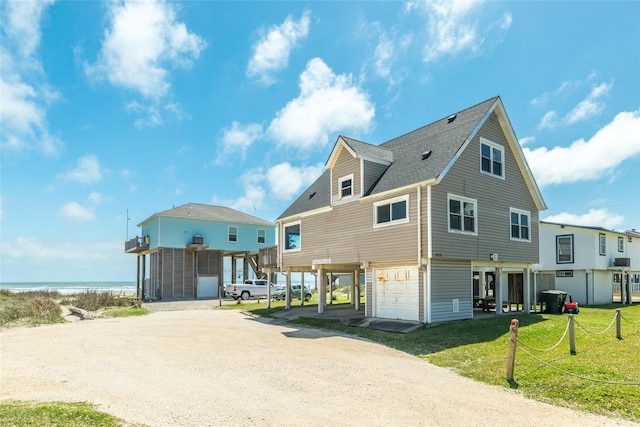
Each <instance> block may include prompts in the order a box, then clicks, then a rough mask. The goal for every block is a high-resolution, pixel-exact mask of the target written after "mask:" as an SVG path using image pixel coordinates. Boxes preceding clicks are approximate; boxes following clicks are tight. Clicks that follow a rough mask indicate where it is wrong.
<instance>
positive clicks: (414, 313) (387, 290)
mask: <svg viewBox="0 0 640 427" xmlns="http://www.w3.org/2000/svg"><path fill="white" fill-rule="evenodd" d="M374 276H375V292H376V304H375V305H376V313H375V317H382V318H385V319H402V320H414V321H418V320H419V318H418V311H419V299H418V269H417V268H384V269H376V270H374Z"/></svg>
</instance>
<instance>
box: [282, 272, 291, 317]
mask: <svg viewBox="0 0 640 427" xmlns="http://www.w3.org/2000/svg"><path fill="white" fill-rule="evenodd" d="M284 295H285V298H284V299H285V301H286V304H285V307H284V308H285V310H290V309H291V268H287V286H286V291H285V294H284Z"/></svg>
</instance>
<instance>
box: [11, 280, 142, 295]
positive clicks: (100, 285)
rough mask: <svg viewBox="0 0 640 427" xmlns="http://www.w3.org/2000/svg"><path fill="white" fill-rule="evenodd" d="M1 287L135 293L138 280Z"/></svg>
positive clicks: (20, 289) (30, 283)
mask: <svg viewBox="0 0 640 427" xmlns="http://www.w3.org/2000/svg"><path fill="white" fill-rule="evenodd" d="M0 289H7V290H9V291H11V292H27V291H58V292H60V293H61V294H63V295H69V294H77V293H82V292H86V291H96V292H112V293H114V294H118V293H123V294H127V295H129V294H135V293H136V282H1V283H0Z"/></svg>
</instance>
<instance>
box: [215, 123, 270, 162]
mask: <svg viewBox="0 0 640 427" xmlns="http://www.w3.org/2000/svg"><path fill="white" fill-rule="evenodd" d="M262 133H263V132H262V125H260V124H257V123H250V124H248V125H242V124H240V123H238V122H236V121H234V122H233V123H231V127H230V128H225V129H223V130H222V140H221V144H222V150H220V151H219V152H218V157H217V158H216V163H218V164H221V163H223V162H224V161H225V160H226V159H227V158H228V157H229V156H230V155H232V154H234V153H240V155H241V158H242V160H244V159H245V155H246V152H247V149H249V147H251V145H252V144H253V143H254V142H255V141H256V140H258V139H259V138H260V137H261V136H262Z"/></svg>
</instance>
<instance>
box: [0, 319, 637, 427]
mask: <svg viewBox="0 0 640 427" xmlns="http://www.w3.org/2000/svg"><path fill="white" fill-rule="evenodd" d="M0 399H2V400H8V399H21V400H37V401H49V400H64V401H88V402H92V403H96V404H98V405H99V408H100V409H101V410H104V411H106V412H108V413H111V414H113V415H115V416H117V417H120V418H122V419H124V420H126V421H127V422H131V423H144V424H146V425H149V426H199V427H200V426H300V425H305V426H328V425H334V426H368V427H371V426H388V425H394V426H419V425H426V426H432V425H433V426H435V425H437V426H454V425H455V426H460V425H465V426H473V425H478V426H479V425H490V424H491V425H513V424H517V425H536V426H554V427H557V426H559V425H580V426H604V425H633V424H631V423H625V422H621V421H614V420H611V419H607V418H601V417H596V416H592V415H586V414H581V413H576V412H572V411H570V410H568V409H563V408H557V407H553V406H549V405H545V404H542V403H538V402H534V401H530V400H527V399H525V398H523V397H522V396H521V395H519V394H518V393H517V392H514V391H510V390H507V389H501V388H498V387H491V386H487V385H484V384H480V383H477V382H474V381H471V380H468V379H465V378H462V377H459V376H457V375H455V374H454V373H452V372H451V371H449V370H446V369H442V368H438V367H435V366H432V365H430V364H429V363H428V362H426V361H424V360H421V359H418V358H416V357H413V356H410V355H407V354H404V353H401V352H399V351H395V350H392V349H389V348H386V347H383V346H380V345H377V344H373V343H370V342H367V341H364V340H359V339H356V338H352V337H345V336H341V335H337V334H334V333H331V332H323V331H318V330H314V329H308V328H297V327H293V326H291V325H285V324H281V323H270V322H268V321H264V320H255V319H253V318H251V317H249V316H246V315H245V314H243V313H241V312H239V311H228V310H181V311H159V312H155V313H153V314H151V315H148V316H143V317H138V318H116V319H96V320H87V321H81V322H73V323H67V324H60V325H49V326H40V327H36V328H16V329H9V330H4V331H2V332H0Z"/></svg>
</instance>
